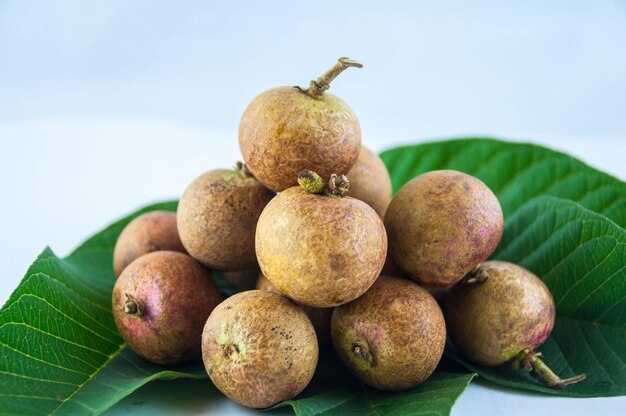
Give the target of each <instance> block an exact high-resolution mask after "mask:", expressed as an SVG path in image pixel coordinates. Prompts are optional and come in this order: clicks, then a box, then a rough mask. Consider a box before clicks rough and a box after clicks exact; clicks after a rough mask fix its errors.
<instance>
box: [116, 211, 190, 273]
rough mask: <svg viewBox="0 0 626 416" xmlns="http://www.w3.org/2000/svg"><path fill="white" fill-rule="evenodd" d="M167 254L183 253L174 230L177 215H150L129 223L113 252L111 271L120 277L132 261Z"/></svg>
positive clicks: (141, 216)
mask: <svg viewBox="0 0 626 416" xmlns="http://www.w3.org/2000/svg"><path fill="white" fill-rule="evenodd" d="M160 250H170V251H178V252H181V253H186V251H185V247H183V243H181V241H180V237H178V231H177V230H176V214H175V213H173V212H167V211H152V212H147V213H145V214H143V215H140V216H138V217H137V218H135V219H134V220H132V221H131V222H129V223H128V225H127V226H126V227H124V230H123V231H122V233H121V234H120V236H119V237H118V238H117V242H116V243H115V248H114V249H113V270H114V271H115V275H116V276H119V275H120V273H122V271H123V270H124V269H125V268H126V266H128V265H129V264H130V263H132V262H133V260H135V259H137V258H139V257H141V256H143V255H144V254H148V253H151V252H153V251H160Z"/></svg>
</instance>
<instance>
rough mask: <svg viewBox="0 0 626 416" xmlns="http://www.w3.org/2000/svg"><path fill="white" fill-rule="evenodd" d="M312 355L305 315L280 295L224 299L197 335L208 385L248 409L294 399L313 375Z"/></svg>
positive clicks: (314, 360)
mask: <svg viewBox="0 0 626 416" xmlns="http://www.w3.org/2000/svg"><path fill="white" fill-rule="evenodd" d="M318 354H319V350H318V346H317V340H316V339H315V330H314V329H313V325H311V322H310V321H309V318H307V316H306V315H305V313H304V312H303V311H302V310H301V309H300V308H298V307H297V306H296V305H294V304H293V303H292V302H291V301H289V300H288V299H287V298H285V297H284V296H281V295H279V294H277V293H272V292H266V291H261V290H250V291H247V292H240V293H238V294H236V295H234V296H231V297H230V298H228V299H226V300H225V301H224V302H222V303H221V304H220V305H218V307H217V308H215V310H214V311H213V313H211V316H209V319H208V320H207V321H206V325H205V327H204V332H203V333H202V358H203V360H204V366H205V368H206V371H207V373H208V374H209V377H210V378H211V381H213V384H215V386H216V387H217V388H218V389H219V390H220V391H221V392H222V393H224V394H225V395H226V396H228V397H229V398H230V399H231V400H234V401H236V402H237V403H239V404H242V405H244V406H248V407H254V408H264V407H269V406H272V405H274V404H276V403H279V402H281V401H283V400H289V399H292V398H293V397H295V396H296V395H298V394H299V393H300V392H301V391H302V390H303V389H304V388H305V387H306V386H307V384H309V381H311V378H312V377H313V373H314V372H315V368H316V366H317V359H318Z"/></svg>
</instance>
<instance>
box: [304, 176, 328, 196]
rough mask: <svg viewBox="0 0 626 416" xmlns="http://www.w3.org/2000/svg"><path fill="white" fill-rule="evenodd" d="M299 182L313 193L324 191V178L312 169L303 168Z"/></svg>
mask: <svg viewBox="0 0 626 416" xmlns="http://www.w3.org/2000/svg"><path fill="white" fill-rule="evenodd" d="M298 183H299V184H300V186H301V187H302V189H304V190H305V191H307V192H309V193H311V194H321V193H322V192H323V191H324V187H325V185H324V179H322V177H321V176H320V175H318V174H317V173H315V172H313V171H310V170H303V171H302V172H300V173H299V174H298Z"/></svg>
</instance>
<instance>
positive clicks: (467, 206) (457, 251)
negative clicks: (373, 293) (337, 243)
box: [385, 170, 503, 287]
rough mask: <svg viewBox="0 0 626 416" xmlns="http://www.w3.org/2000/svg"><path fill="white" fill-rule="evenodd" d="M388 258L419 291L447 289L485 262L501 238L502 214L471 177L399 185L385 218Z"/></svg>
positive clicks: (433, 177)
mask: <svg viewBox="0 0 626 416" xmlns="http://www.w3.org/2000/svg"><path fill="white" fill-rule="evenodd" d="M385 227H386V228H387V234H388V237H389V253H390V255H391V257H392V258H393V260H394V262H395V264H396V265H397V266H398V267H399V268H400V269H401V270H402V271H404V272H405V273H406V274H407V275H408V276H409V277H411V278H412V279H414V280H416V281H417V282H418V283H421V284H423V285H425V286H434V287H442V286H450V285H452V284H454V283H456V282H458V281H459V280H461V279H462V278H463V276H465V275H466V274H467V273H468V272H469V271H470V270H472V269H473V268H474V267H475V266H477V265H478V264H480V263H482V262H483V261H485V260H486V259H487V258H488V257H489V256H490V255H491V253H493V251H494V250H495V249H496V247H497V245H498V243H499V242H500V238H501V237H502V229H503V218H502V208H500V204H499V203H498V199H497V198H496V196H495V195H494V194H493V192H491V190H490V189H489V188H488V187H487V186H486V185H485V184H484V183H482V182H481V181H480V180H478V179H476V178H474V177H473V176H470V175H467V174H465V173H462V172H457V171H453V170H437V171H432V172H428V173H424V174H423V175H420V176H418V177H416V178H414V179H412V180H411V181H409V182H408V183H407V184H406V185H404V186H403V187H402V188H401V189H400V190H399V191H398V193H397V194H396V196H395V197H394V198H393V200H392V201H391V203H390V204H389V208H388V209H387V214H386V215H385Z"/></svg>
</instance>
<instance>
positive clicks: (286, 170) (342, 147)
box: [239, 87, 361, 192]
mask: <svg viewBox="0 0 626 416" xmlns="http://www.w3.org/2000/svg"><path fill="white" fill-rule="evenodd" d="M239 147H240V149H241V154H242V156H243V159H244V161H245V163H246V165H247V166H248V169H250V172H252V174H253V175H254V176H255V177H256V178H257V179H258V180H259V181H261V182H262V183H264V184H265V185H266V186H267V187H268V188H271V189H273V190H274V191H277V192H280V191H283V190H285V189H287V188H289V187H291V186H295V185H297V181H296V178H297V176H298V173H300V172H301V171H303V170H307V169H308V170H312V171H314V172H317V173H318V174H319V175H320V176H321V177H322V178H324V180H325V181H328V179H329V177H330V175H331V174H332V173H336V174H338V175H341V174H346V173H348V171H349V170H350V168H351V167H352V165H354V162H355V161H356V159H357V156H358V154H359V148H360V147H361V128H360V126H359V122H358V120H357V118H356V115H355V114H354V112H353V111H352V109H351V108H350V107H349V106H348V105H347V104H346V103H345V102H344V101H343V100H341V99H340V98H339V97H336V96H334V95H332V94H328V93H326V94H323V95H322V96H321V97H319V98H312V97H310V96H309V95H307V94H306V93H304V92H302V91H300V90H298V89H297V88H295V87H277V88H272V89H270V90H267V91H265V92H263V93H261V94H259V95H258V96H257V97H256V98H254V99H253V100H252V102H251V103H250V104H249V105H248V108H246V110H245V112H244V114H243V116H242V117H241V122H240V123H239Z"/></svg>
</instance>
